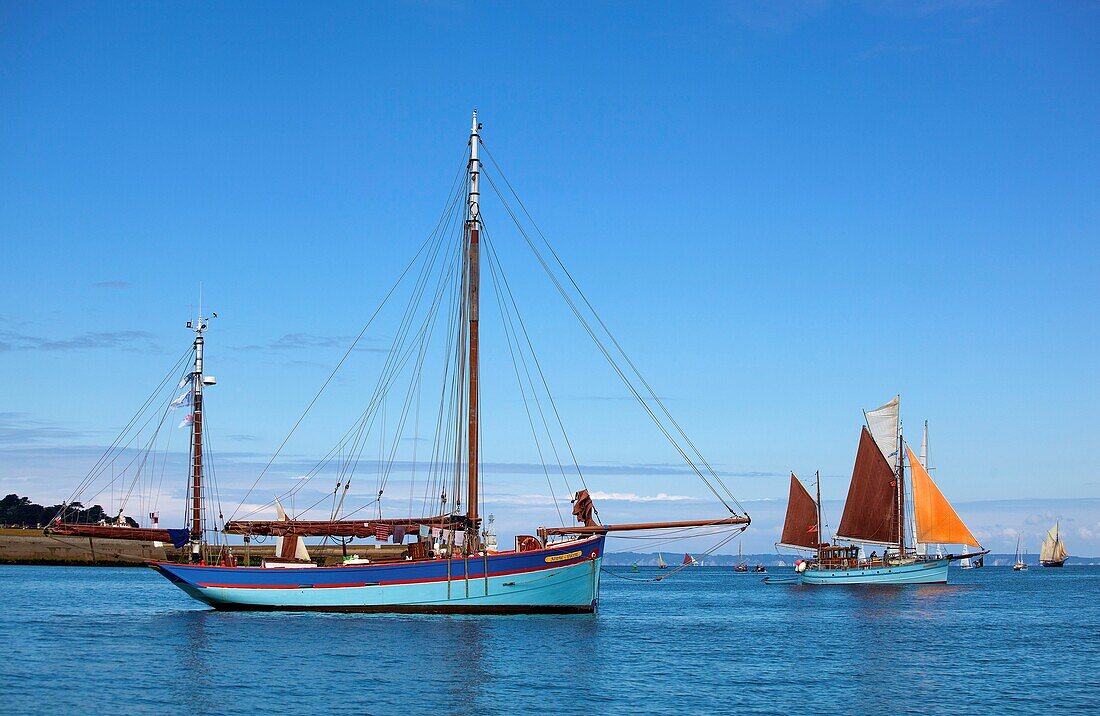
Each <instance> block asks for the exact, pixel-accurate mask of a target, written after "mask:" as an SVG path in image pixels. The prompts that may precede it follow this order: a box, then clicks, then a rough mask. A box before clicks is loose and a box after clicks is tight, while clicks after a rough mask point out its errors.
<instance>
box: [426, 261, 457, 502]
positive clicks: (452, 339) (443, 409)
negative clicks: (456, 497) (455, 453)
mask: <svg viewBox="0 0 1100 716" xmlns="http://www.w3.org/2000/svg"><path fill="white" fill-rule="evenodd" d="M461 248H462V247H461V246H459V249H460V250H461ZM457 255H458V254H456V256H457ZM460 283H461V278H460V277H459V276H458V275H457V274H455V275H454V276H452V278H451V281H450V282H449V286H448V289H449V290H450V295H449V296H448V301H447V305H449V306H450V312H449V314H448V320H447V323H446V325H447V326H448V330H447V334H446V340H445V342H444V349H443V371H442V373H443V379H442V381H441V383H440V397H439V411H438V413H437V416H436V425H435V439H434V440H433V441H432V455H431V459H430V461H429V463H428V480H426V481H425V495H424V504H423V509H424V512H425V513H427V512H428V510H429V505H428V502H429V500H434V499H435V494H436V490H437V489H441V488H442V482H443V479H444V478H443V466H442V465H443V458H444V456H445V455H446V454H447V453H448V452H449V441H450V439H451V434H450V431H449V430H445V429H444V425H450V423H451V412H450V410H449V409H450V408H451V404H450V401H449V400H448V396H449V389H450V386H451V385H452V382H453V377H452V375H451V369H452V367H454V366H453V363H452V360H451V358H452V350H453V349H454V346H455V345H457V343H458V333H459V325H458V289H459V284H460ZM441 511H442V506H441Z"/></svg>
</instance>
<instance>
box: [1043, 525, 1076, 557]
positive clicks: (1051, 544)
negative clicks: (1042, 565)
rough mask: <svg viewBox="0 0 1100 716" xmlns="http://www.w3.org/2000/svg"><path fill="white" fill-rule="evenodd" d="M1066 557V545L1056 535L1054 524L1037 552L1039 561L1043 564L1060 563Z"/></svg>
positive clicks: (1056, 528)
mask: <svg viewBox="0 0 1100 716" xmlns="http://www.w3.org/2000/svg"><path fill="white" fill-rule="evenodd" d="M1068 556H1069V553H1068V552H1066V544H1065V542H1063V541H1062V538H1061V535H1059V534H1058V523H1057V522H1055V523H1054V526H1053V527H1051V528H1050V530H1049V531H1048V532H1047V536H1046V538H1045V539H1044V540H1043V546H1042V548H1041V550H1040V551H1039V559H1040V560H1042V561H1044V562H1061V561H1062V560H1064V559H1065V558H1066V557H1068Z"/></svg>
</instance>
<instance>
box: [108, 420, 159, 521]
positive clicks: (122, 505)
mask: <svg viewBox="0 0 1100 716" xmlns="http://www.w3.org/2000/svg"><path fill="white" fill-rule="evenodd" d="M166 417H168V409H167V408H165V410H164V414H163V415H162V416H161V419H160V422H159V423H158V424H157V427H156V429H155V430H154V431H153V435H152V437H151V438H149V441H148V442H147V443H146V444H145V449H144V450H143V451H142V452H141V456H142V457H141V462H140V463H139V464H138V466H137V468H136V469H135V471H134V477H133V479H132V480H131V481H130V488H129V490H127V492H126V496H125V497H122V495H121V490H120V493H119V505H118V508H119V510H120V511H121V510H124V509H126V505H127V504H128V503H129V502H130V497H131V496H132V495H133V494H134V488H135V487H136V486H137V483H138V480H140V479H141V476H142V473H143V471H144V470H145V464H146V462H147V461H148V460H149V455H150V454H152V450H153V446H154V445H155V444H156V441H157V436H158V435H159V434H160V429H161V428H163V427H164V419H165V418H166Z"/></svg>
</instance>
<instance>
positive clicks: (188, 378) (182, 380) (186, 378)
mask: <svg viewBox="0 0 1100 716" xmlns="http://www.w3.org/2000/svg"><path fill="white" fill-rule="evenodd" d="M190 382H191V374H190V373H184V374H183V377H182V378H180V384H179V385H177V386H176V387H177V388H182V387H183V386H185V385H188V384H189V383H190Z"/></svg>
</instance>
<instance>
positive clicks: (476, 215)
mask: <svg viewBox="0 0 1100 716" xmlns="http://www.w3.org/2000/svg"><path fill="white" fill-rule="evenodd" d="M480 129H481V125H480V124H478V121H477V110H476V109H475V110H474V116H473V121H472V123H471V124H470V164H469V166H468V167H467V172H468V174H469V180H470V193H469V196H468V197H467V199H466V250H467V265H468V267H469V268H468V271H469V276H468V281H467V282H466V283H467V287H468V293H467V296H466V301H467V307H468V313H467V315H468V316H469V321H470V342H469V346H470V356H469V361H470V363H469V365H470V397H469V406H470V413H469V424H468V426H467V431H466V432H467V437H468V438H469V444H468V449H467V459H468V469H469V475H468V479H467V494H466V517H467V527H466V551H467V552H474V551H477V550H478V549H480V547H481V545H480V541H481V540H480V537H479V536H478V515H477V503H478V494H477V492H478V484H477V481H478V454H477V453H478V392H479V385H478V381H479V363H478V297H479V283H480V268H479V265H478V248H479V247H478V233H479V227H480V225H481V209H480V204H479V202H480V198H481V193H480V191H479V190H478V186H479V180H480V176H481V162H480V161H479V160H478V158H477V154H478V141H479V139H480V137H479V135H478V132H479V130H480Z"/></svg>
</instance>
